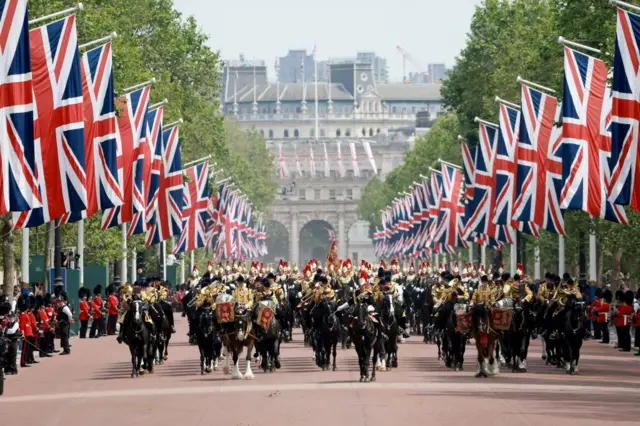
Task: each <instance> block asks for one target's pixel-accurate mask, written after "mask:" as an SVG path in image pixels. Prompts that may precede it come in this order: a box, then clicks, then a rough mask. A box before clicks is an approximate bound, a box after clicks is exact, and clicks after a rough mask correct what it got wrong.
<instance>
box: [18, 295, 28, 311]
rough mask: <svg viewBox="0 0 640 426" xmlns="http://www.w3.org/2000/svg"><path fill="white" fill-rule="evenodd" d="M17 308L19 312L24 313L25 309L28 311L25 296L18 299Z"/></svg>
mask: <svg viewBox="0 0 640 426" xmlns="http://www.w3.org/2000/svg"><path fill="white" fill-rule="evenodd" d="M17 307H18V310H19V311H20V312H25V311H26V310H27V309H29V299H28V297H27V296H25V295H22V296H20V297H18V302H17Z"/></svg>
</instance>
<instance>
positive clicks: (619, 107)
mask: <svg viewBox="0 0 640 426" xmlns="http://www.w3.org/2000/svg"><path fill="white" fill-rule="evenodd" d="M639 44H640V16H639V15H636V14H633V13H630V12H628V11H626V10H622V9H618V25H617V31H616V53H615V59H614V67H613V111H612V112H613V117H612V124H611V157H612V162H613V164H614V165H615V166H614V168H613V170H612V173H611V183H610V186H609V191H610V193H609V200H610V201H611V202H615V203H616V204H621V205H629V204H630V205H631V207H632V208H633V209H634V210H636V211H640V166H639V165H638V157H639V154H638V132H639V127H640V50H639V49H640V46H639Z"/></svg>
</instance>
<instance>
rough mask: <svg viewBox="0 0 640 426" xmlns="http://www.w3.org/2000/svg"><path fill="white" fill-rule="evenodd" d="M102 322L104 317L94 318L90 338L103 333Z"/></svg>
mask: <svg viewBox="0 0 640 426" xmlns="http://www.w3.org/2000/svg"><path fill="white" fill-rule="evenodd" d="M101 324H102V317H100V318H97V319H96V318H94V319H93V322H92V323H91V330H90V331H89V338H94V337H98V336H99V335H100V334H101V331H102V326H101Z"/></svg>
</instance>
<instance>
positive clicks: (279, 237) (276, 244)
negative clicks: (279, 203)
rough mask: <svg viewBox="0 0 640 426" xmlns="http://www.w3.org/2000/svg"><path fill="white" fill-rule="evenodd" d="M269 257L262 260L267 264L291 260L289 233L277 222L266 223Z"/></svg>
mask: <svg viewBox="0 0 640 426" xmlns="http://www.w3.org/2000/svg"><path fill="white" fill-rule="evenodd" d="M266 232H267V242H266V243H267V255H266V256H264V257H263V258H262V261H263V262H265V263H275V262H276V260H279V259H287V258H289V231H288V230H287V227H286V226H284V225H283V224H282V223H280V222H278V221H276V220H269V221H267V223H266Z"/></svg>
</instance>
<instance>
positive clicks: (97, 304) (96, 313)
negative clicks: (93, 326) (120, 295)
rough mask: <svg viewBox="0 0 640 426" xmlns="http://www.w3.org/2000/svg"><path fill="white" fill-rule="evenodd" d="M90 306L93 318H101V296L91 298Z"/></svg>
mask: <svg viewBox="0 0 640 426" xmlns="http://www.w3.org/2000/svg"><path fill="white" fill-rule="evenodd" d="M91 305H92V306H91V308H92V309H93V319H94V320H96V319H100V318H102V311H101V310H100V309H101V308H102V298H101V297H100V296H96V297H95V298H94V299H93V302H91Z"/></svg>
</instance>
